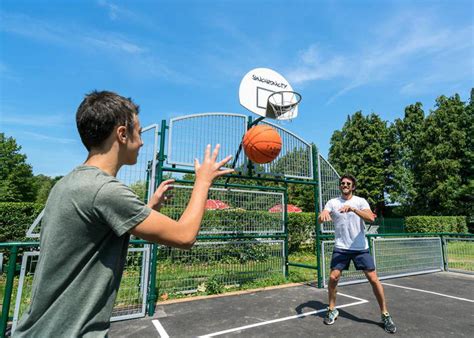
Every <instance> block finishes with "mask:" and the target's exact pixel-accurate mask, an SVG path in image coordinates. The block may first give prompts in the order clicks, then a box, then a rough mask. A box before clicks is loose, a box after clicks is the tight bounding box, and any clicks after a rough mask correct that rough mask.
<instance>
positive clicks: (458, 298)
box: [382, 282, 474, 303]
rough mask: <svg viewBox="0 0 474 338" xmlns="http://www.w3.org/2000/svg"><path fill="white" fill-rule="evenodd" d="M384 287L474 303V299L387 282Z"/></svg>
mask: <svg viewBox="0 0 474 338" xmlns="http://www.w3.org/2000/svg"><path fill="white" fill-rule="evenodd" d="M382 285H387V286H393V287H396V288H401V289H407V290H412V291H419V292H423V293H429V294H432V295H436V296H442V297H447V298H453V299H457V300H462V301H465V302H470V303H474V300H473V299H468V298H462V297H456V296H450V295H446V294H443V293H439V292H434V291H428V290H423V289H416V288H411V287H408V286H402V285H396V284H390V283H385V282H383V283H382Z"/></svg>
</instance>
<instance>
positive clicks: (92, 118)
mask: <svg viewBox="0 0 474 338" xmlns="http://www.w3.org/2000/svg"><path fill="white" fill-rule="evenodd" d="M138 111H139V107H138V105H136V104H135V103H133V101H132V99H130V98H125V97H123V96H120V95H118V94H116V93H113V92H108V91H101V92H98V91H96V90H94V91H93V92H91V93H89V94H87V95H86V97H85V98H84V100H83V101H82V102H81V104H80V105H79V108H78V109H77V113H76V125H77V130H78V131H79V135H80V136H81V140H82V143H83V144H84V146H85V147H86V148H87V150H88V151H90V150H91V148H96V147H100V146H101V145H102V144H103V143H104V141H105V140H106V139H107V138H108V137H109V136H110V134H111V133H112V131H113V130H114V128H115V127H116V126H126V127H127V131H128V133H130V134H131V135H132V134H133V117H134V115H137V114H138Z"/></svg>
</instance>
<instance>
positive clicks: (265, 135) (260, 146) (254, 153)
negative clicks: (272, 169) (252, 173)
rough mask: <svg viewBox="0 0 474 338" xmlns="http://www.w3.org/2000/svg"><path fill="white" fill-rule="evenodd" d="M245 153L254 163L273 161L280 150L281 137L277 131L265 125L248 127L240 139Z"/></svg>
mask: <svg viewBox="0 0 474 338" xmlns="http://www.w3.org/2000/svg"><path fill="white" fill-rule="evenodd" d="M242 145H243V147H244V151H245V154H246V155H247V157H248V158H249V159H250V160H251V161H252V162H255V163H260V164H263V163H268V162H271V161H273V160H274V159H275V158H276V157H277V156H278V154H279V153H280V150H281V137H280V135H279V134H278V132H277V131H276V130H275V129H273V128H272V127H270V126H267V125H257V126H254V127H252V128H250V129H249V130H248V131H247V133H245V135H244V139H243V140H242Z"/></svg>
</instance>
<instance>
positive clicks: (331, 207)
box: [324, 195, 370, 250]
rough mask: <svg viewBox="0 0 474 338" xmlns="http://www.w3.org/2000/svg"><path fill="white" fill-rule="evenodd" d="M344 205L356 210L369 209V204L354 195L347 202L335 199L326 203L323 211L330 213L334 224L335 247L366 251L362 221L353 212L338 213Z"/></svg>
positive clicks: (367, 246)
mask: <svg viewBox="0 0 474 338" xmlns="http://www.w3.org/2000/svg"><path fill="white" fill-rule="evenodd" d="M344 205H349V206H351V207H353V208H356V209H358V210H365V209H370V206H369V203H367V201H366V200H365V199H364V198H362V197H358V196H354V195H352V198H351V199H349V200H345V199H343V198H342V197H337V198H333V199H331V200H329V201H328V202H327V203H326V205H325V206H324V210H327V211H329V212H330V213H331V218H332V221H333V222H334V227H335V233H334V236H335V239H336V241H335V247H336V248H338V249H346V250H366V249H368V248H369V244H368V242H367V239H366V238H365V223H364V220H363V219H362V218H361V217H359V216H357V214H356V213H355V212H344V213H342V212H340V211H339V209H341V208H342V206H344Z"/></svg>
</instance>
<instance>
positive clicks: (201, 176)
mask: <svg viewBox="0 0 474 338" xmlns="http://www.w3.org/2000/svg"><path fill="white" fill-rule="evenodd" d="M219 148H220V144H218V145H216V147H215V148H214V151H213V152H212V155H211V145H210V144H208V145H207V147H206V151H205V153H204V160H203V161H202V163H199V161H198V159H195V160H194V172H195V173H196V183H198V182H199V183H205V184H208V185H209V186H211V184H212V181H214V179H216V178H217V177H219V176H223V175H226V174H230V173H233V172H234V169H224V170H220V168H222V167H223V166H224V165H225V164H226V163H227V162H229V161H230V159H231V158H232V156H231V155H229V156H227V157H226V158H224V159H223V160H222V161H220V162H216V160H217V155H219Z"/></svg>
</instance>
